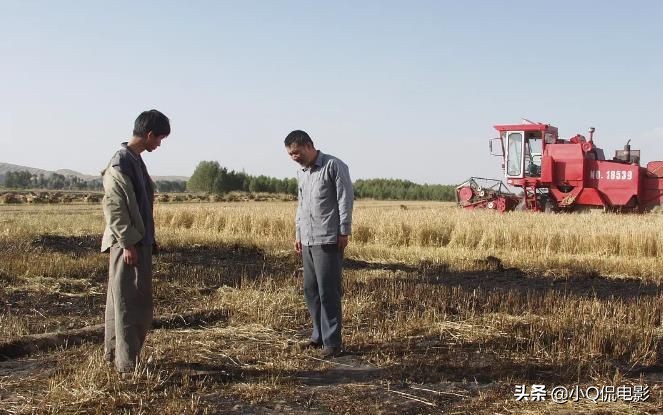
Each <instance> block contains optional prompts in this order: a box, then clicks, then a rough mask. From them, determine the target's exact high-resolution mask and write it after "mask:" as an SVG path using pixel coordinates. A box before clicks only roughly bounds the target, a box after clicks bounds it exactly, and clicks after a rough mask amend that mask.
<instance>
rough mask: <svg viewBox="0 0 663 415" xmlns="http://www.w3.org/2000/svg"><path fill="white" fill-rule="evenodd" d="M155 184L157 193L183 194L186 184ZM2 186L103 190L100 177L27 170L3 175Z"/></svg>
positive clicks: (165, 182) (173, 182)
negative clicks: (88, 177)
mask: <svg viewBox="0 0 663 415" xmlns="http://www.w3.org/2000/svg"><path fill="white" fill-rule="evenodd" d="M155 184H156V188H157V191H159V192H183V191H185V190H186V182H184V181H176V180H157V181H156V182H155ZM4 186H5V187H7V188H10V189H48V190H90V191H102V190H103V182H102V180H101V177H100V178H98V179H91V180H86V179H82V178H80V177H77V176H71V175H67V176H65V175H63V174H59V173H50V174H44V173H39V174H36V173H30V172H29V171H27V170H21V171H10V172H7V173H5V175H4Z"/></svg>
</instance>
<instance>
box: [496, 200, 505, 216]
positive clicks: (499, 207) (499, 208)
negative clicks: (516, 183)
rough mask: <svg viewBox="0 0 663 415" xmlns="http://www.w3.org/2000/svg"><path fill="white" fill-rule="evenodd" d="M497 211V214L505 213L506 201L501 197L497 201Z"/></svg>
mask: <svg viewBox="0 0 663 415" xmlns="http://www.w3.org/2000/svg"><path fill="white" fill-rule="evenodd" d="M497 211H498V212H501V213H503V212H505V211H506V199H505V198H503V197H500V198H498V199H497Z"/></svg>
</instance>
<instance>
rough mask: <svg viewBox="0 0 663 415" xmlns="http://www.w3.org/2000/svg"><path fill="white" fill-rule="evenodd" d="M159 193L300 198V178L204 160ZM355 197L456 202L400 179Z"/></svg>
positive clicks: (450, 189)
mask: <svg viewBox="0 0 663 415" xmlns="http://www.w3.org/2000/svg"><path fill="white" fill-rule="evenodd" d="M155 184H156V188H157V191H158V192H162V193H165V192H184V191H191V192H206V193H215V194H224V193H227V192H231V191H243V192H250V193H257V192H261V193H285V194H291V195H295V196H296V195H297V179H295V178H286V179H278V178H275V177H269V176H264V175H260V176H252V175H249V174H246V173H245V172H243V171H242V172H237V171H234V170H228V169H227V168H226V167H223V166H221V165H220V164H219V163H218V162H217V161H201V162H200V163H198V166H197V167H196V169H195V170H194V172H193V174H192V175H191V177H190V178H189V180H188V181H187V182H184V181H177V180H172V181H171V180H157V181H156V182H155ZM4 185H5V187H8V188H12V189H52V190H90V191H102V190H103V184H102V181H101V178H98V179H92V180H85V179H82V178H80V177H76V176H65V175H62V174H58V173H51V174H44V173H39V174H34V173H30V172H29V171H13V172H7V173H6V174H5V177H4ZM353 186H354V191H355V197H356V198H361V199H379V200H439V201H452V200H454V198H455V187H454V186H449V185H441V184H418V183H414V182H411V181H408V180H400V179H359V180H357V181H355V182H354V184H353Z"/></svg>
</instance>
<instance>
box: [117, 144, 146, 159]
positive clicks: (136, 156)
mask: <svg viewBox="0 0 663 415" xmlns="http://www.w3.org/2000/svg"><path fill="white" fill-rule="evenodd" d="M122 148H124V149H126V150H127V152H128V153H129V154H131V157H133V158H134V160H136V161H139V160H142V159H141V157H140V154H136V153H134V152H133V150H132V149H131V148H130V147H129V142H128V141H125V142H124V143H122Z"/></svg>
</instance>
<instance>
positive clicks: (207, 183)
mask: <svg viewBox="0 0 663 415" xmlns="http://www.w3.org/2000/svg"><path fill="white" fill-rule="evenodd" d="M219 170H220V166H219V162H218V161H201V162H200V163H198V166H197V167H196V169H195V170H194V172H193V174H192V175H191V177H190V178H189V181H188V182H187V184H186V188H187V190H190V191H192V192H209V193H211V192H213V191H214V183H215V181H216V177H217V176H218V174H219Z"/></svg>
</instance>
